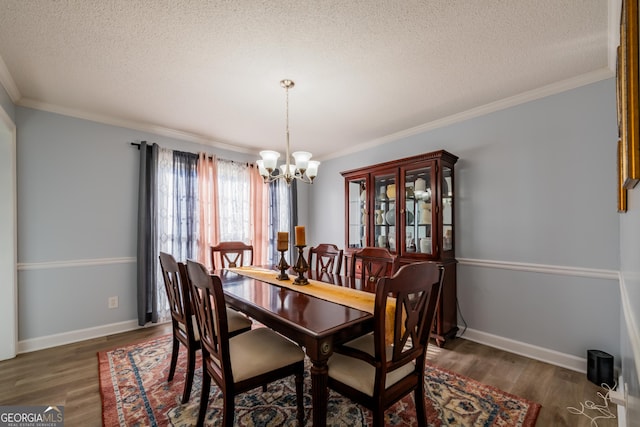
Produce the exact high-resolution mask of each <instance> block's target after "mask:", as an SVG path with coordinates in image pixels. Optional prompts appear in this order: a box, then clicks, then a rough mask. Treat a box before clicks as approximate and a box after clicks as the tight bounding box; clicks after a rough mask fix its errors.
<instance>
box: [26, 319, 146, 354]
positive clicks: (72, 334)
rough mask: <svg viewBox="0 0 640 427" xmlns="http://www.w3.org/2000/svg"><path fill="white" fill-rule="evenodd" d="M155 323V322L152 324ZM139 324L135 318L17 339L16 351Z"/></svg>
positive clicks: (110, 333)
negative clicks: (21, 339)
mask: <svg viewBox="0 0 640 427" xmlns="http://www.w3.org/2000/svg"><path fill="white" fill-rule="evenodd" d="M153 325H155V324H153ZM144 327H146V326H139V325H138V321H137V320H127V321H124V322H119V323H112V324H109V325H101V326H96V327H94V328H87V329H79V330H76V331H69V332H64V333H61V334H53V335H47V336H44V337H38V338H31V339H27V340H23V341H18V353H29V352H31V351H36V350H43V349H45V348H51V347H57V346H60V345H65V344H71V343H74V342H78V341H84V340H89V339H93V338H100V337H104V336H107V335H112V334H118V333H120V332H127V331H132V330H134V329H140V328H144Z"/></svg>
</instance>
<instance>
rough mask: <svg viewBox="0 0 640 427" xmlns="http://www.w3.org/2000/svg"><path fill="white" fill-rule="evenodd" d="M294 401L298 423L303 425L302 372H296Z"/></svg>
mask: <svg viewBox="0 0 640 427" xmlns="http://www.w3.org/2000/svg"><path fill="white" fill-rule="evenodd" d="M295 381H296V403H297V411H298V425H299V426H300V427H302V426H304V396H303V392H304V390H303V384H304V372H297V373H296V379H295Z"/></svg>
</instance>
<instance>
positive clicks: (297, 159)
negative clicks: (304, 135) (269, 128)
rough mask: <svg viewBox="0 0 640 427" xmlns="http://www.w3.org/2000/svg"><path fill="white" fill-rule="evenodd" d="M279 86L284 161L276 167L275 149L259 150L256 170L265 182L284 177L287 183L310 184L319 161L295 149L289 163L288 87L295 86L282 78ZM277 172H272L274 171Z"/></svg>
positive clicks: (316, 172) (290, 81) (316, 171)
mask: <svg viewBox="0 0 640 427" xmlns="http://www.w3.org/2000/svg"><path fill="white" fill-rule="evenodd" d="M280 86H282V87H283V88H284V89H285V92H286V110H285V111H286V121H285V139H286V147H285V150H286V152H285V163H284V164H281V165H280V166H279V167H278V169H276V164H277V161H278V158H279V157H280V153H278V152H277V151H271V150H264V151H261V152H260V157H262V158H261V159H260V160H257V161H256V164H257V165H258V171H259V172H260V175H261V176H262V178H263V179H264V182H265V183H269V182H273V181H275V180H277V179H281V178H282V179H284V180H285V181H286V182H287V184H290V183H291V182H292V181H293V180H294V179H297V180H299V181H302V182H305V183H307V184H312V183H313V180H314V178H315V177H316V176H317V175H318V166H319V165H320V162H318V161H316V160H310V159H311V153H309V152H307V151H296V152H294V153H291V156H293V159H294V164H291V158H290V157H289V156H290V154H289V153H290V150H291V146H290V142H289V89H291V88H293V87H294V86H295V83H294V82H293V80H289V79H284V80H281V81H280ZM276 170H277V171H278V172H279V173H274V172H275V171H276Z"/></svg>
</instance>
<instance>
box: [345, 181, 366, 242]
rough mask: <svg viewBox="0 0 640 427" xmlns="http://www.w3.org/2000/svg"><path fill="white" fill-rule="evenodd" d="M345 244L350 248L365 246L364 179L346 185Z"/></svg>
mask: <svg viewBox="0 0 640 427" xmlns="http://www.w3.org/2000/svg"><path fill="white" fill-rule="evenodd" d="M347 194H348V198H347V203H348V206H347V215H348V219H347V234H348V236H347V242H348V244H349V247H350V248H356V249H357V248H363V247H365V246H367V223H368V215H369V212H368V209H367V180H366V178H365V177H363V178H357V179H352V180H350V181H348V183H347Z"/></svg>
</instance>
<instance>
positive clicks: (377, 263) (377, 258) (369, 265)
mask: <svg viewBox="0 0 640 427" xmlns="http://www.w3.org/2000/svg"><path fill="white" fill-rule="evenodd" d="M358 267H359V268H358ZM397 269H398V257H396V256H395V255H393V254H392V253H391V252H389V251H388V250H386V249H385V248H378V247H366V248H362V249H360V250H359V251H357V252H354V253H353V255H352V256H351V266H350V267H349V273H348V274H349V276H351V277H359V278H360V279H361V280H362V284H363V285H362V286H363V289H369V290H373V289H374V287H375V284H376V283H377V281H378V279H380V278H381V277H385V276H386V277H390V276H392V275H393V274H394V273H395V272H396V270H397Z"/></svg>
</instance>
